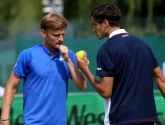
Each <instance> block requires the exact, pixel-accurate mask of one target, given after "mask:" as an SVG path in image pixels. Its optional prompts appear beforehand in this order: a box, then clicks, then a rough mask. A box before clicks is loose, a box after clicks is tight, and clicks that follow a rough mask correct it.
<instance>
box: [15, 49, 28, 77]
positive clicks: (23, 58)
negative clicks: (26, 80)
mask: <svg viewBox="0 0 165 125" xmlns="http://www.w3.org/2000/svg"><path fill="white" fill-rule="evenodd" d="M30 60H31V53H30V52H29V51H28V50H24V51H22V52H21V53H20V54H19V56H18V58H17V61H16V63H15V66H14V67H13V72H15V73H16V74H17V75H18V77H20V78H23V77H25V76H26V75H27V73H28V71H29V65H30Z"/></svg>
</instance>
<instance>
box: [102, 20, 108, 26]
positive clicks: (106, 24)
mask: <svg viewBox="0 0 165 125" xmlns="http://www.w3.org/2000/svg"><path fill="white" fill-rule="evenodd" d="M103 24H104V26H105V27H108V25H109V22H108V20H106V19H104V21H103Z"/></svg>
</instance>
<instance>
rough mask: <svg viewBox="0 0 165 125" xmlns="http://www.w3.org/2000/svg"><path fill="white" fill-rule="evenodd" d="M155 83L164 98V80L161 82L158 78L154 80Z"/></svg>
mask: <svg viewBox="0 0 165 125" xmlns="http://www.w3.org/2000/svg"><path fill="white" fill-rule="evenodd" d="M156 83H157V86H158V88H159V90H160V92H161V94H162V95H163V97H164V98H165V81H164V82H161V81H160V80H156Z"/></svg>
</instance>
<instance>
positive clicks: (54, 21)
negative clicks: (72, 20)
mask: <svg viewBox="0 0 165 125" xmlns="http://www.w3.org/2000/svg"><path fill="white" fill-rule="evenodd" d="M68 25H69V23H68V21H67V20H66V19H65V18H64V17H63V16H62V15H59V14H56V13H49V14H47V15H45V16H44V17H43V18H42V19H41V23H40V28H41V29H44V30H49V29H53V30H58V29H61V28H67V27H68Z"/></svg>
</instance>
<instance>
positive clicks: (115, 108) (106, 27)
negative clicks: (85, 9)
mask: <svg viewBox="0 0 165 125" xmlns="http://www.w3.org/2000/svg"><path fill="white" fill-rule="evenodd" d="M90 17H91V22H92V25H93V32H94V33H95V34H96V36H97V37H98V38H99V39H102V38H105V37H107V38H108V39H107V41H106V42H105V43H104V44H103V45H102V46H101V47H100V49H99V51H98V53H97V69H96V74H97V75H98V76H99V77H100V80H97V79H96V78H95V77H94V75H93V74H92V73H91V72H90V70H89V68H88V62H87V60H88V59H87V56H86V53H85V55H84V56H85V57H84V60H81V59H80V58H79V57H78V54H77V53H76V57H77V65H78V67H79V68H80V69H81V70H82V71H83V73H84V74H85V76H86V77H87V78H88V80H89V81H90V83H91V84H92V86H93V87H94V89H95V90H96V91H97V92H98V93H99V94H100V96H101V97H103V98H104V99H105V119H104V125H135V124H136V125H154V121H157V112H156V106H155V100H154V93H153V78H154V79H155V81H156V83H157V85H158V87H159V89H160V91H161V92H162V95H163V96H164V97H165V78H164V76H163V73H162V71H161V69H160V67H159V65H158V62H157V59H156V57H155V56H154V54H153V52H152V50H151V48H150V47H149V45H147V44H146V43H145V42H144V41H143V40H141V39H139V38H137V37H135V36H132V35H131V34H129V33H128V32H127V31H126V30H125V29H120V27H119V20H120V18H121V12H120V9H119V8H118V7H117V6H116V5H114V4H111V3H105V4H101V5H99V6H96V7H94V8H93V9H92V11H91V15H90Z"/></svg>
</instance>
